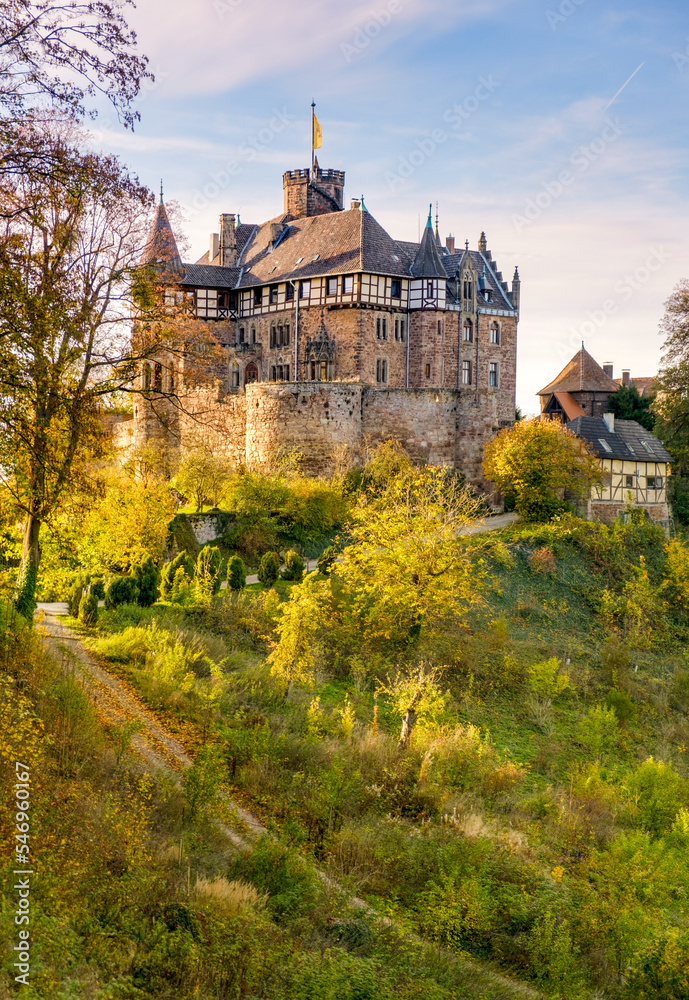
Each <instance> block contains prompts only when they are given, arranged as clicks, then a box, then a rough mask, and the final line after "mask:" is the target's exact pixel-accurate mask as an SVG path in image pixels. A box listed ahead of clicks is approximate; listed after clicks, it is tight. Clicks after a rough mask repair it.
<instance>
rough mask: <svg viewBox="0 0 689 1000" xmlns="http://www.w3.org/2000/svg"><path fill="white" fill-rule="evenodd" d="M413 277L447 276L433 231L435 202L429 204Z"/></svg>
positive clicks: (412, 270) (412, 272)
mask: <svg viewBox="0 0 689 1000" xmlns="http://www.w3.org/2000/svg"><path fill="white" fill-rule="evenodd" d="M411 275H412V277H413V278H446V277H447V274H446V273H445V268H444V267H443V264H442V261H441V260H440V254H439V252H438V246H437V244H436V242H435V234H434V233H433V203H432V202H431V205H430V206H429V210H428V222H427V223H426V228H425V229H424V231H423V236H422V237H421V243H420V244H419V249H418V250H417V252H416V257H415V258H414V263H413V264H412V266H411Z"/></svg>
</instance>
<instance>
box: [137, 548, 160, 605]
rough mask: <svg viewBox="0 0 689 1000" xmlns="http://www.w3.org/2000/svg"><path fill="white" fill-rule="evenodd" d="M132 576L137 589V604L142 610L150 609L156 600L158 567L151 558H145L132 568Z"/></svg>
mask: <svg viewBox="0 0 689 1000" xmlns="http://www.w3.org/2000/svg"><path fill="white" fill-rule="evenodd" d="M132 576H133V577H134V579H135V580H136V583H137V586H138V588H139V598H138V603H139V604H140V605H141V607H142V608H150V606H151V605H152V604H155V602H156V601H157V600H158V576H159V574H158V567H157V566H156V564H155V563H154V561H153V559H152V558H151V556H146V557H145V558H144V559H142V560H141V562H140V563H139V564H138V565H137V566H135V567H134V571H133V573H132Z"/></svg>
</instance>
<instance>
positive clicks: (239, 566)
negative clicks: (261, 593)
mask: <svg viewBox="0 0 689 1000" xmlns="http://www.w3.org/2000/svg"><path fill="white" fill-rule="evenodd" d="M227 586H228V587H229V588H230V590H243V589H244V587H246V566H245V565H244V560H243V559H241V558H240V557H239V556H232V558H231V559H230V561H229V563H228V564H227Z"/></svg>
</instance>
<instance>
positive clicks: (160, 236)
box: [141, 187, 182, 270]
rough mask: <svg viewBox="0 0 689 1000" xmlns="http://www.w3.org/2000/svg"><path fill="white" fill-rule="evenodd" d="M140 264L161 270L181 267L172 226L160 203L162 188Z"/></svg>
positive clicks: (163, 206)
mask: <svg viewBox="0 0 689 1000" xmlns="http://www.w3.org/2000/svg"><path fill="white" fill-rule="evenodd" d="M141 263H142V264H153V265H154V266H158V267H161V269H162V270H166V269H175V270H177V269H179V268H181V267H182V258H181V257H180V255H179V250H178V249H177V241H176V240H175V234H174V233H173V232H172V226H171V225H170V220H169V219H168V217H167V211H166V209H165V205H164V204H163V201H162V187H161V202H160V204H159V205H158V207H157V208H156V214H155V219H154V220H153V225H152V226H151V231H150V232H149V234H148V239H147V241H146V246H145V247H144V252H143V253H142V255H141Z"/></svg>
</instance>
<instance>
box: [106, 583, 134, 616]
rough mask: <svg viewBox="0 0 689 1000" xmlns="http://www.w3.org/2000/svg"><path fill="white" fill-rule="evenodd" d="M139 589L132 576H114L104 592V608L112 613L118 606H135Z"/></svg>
mask: <svg viewBox="0 0 689 1000" xmlns="http://www.w3.org/2000/svg"><path fill="white" fill-rule="evenodd" d="M138 597H139V587H138V584H137V582H136V579H135V578H134V577H133V576H116V577H115V578H114V579H113V580H111V581H110V583H109V584H108V586H107V588H106V591H105V607H106V608H107V609H108V610H109V611H112V609H113V608H116V607H118V606H119V605H120V604H136V603H137V601H138Z"/></svg>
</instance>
